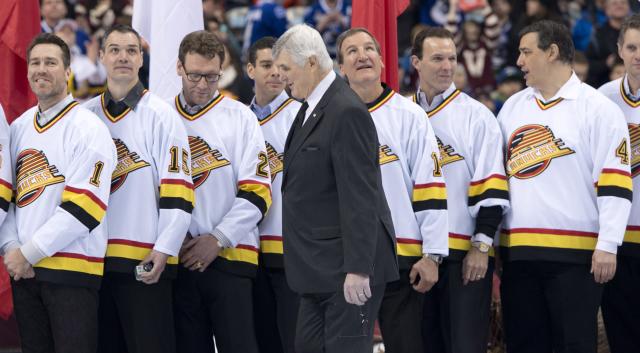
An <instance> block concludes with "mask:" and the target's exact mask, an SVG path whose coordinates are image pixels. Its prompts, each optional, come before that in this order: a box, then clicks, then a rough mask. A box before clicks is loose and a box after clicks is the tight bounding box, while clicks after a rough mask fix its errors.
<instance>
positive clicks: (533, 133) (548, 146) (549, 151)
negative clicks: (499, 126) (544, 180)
mask: <svg viewBox="0 0 640 353" xmlns="http://www.w3.org/2000/svg"><path fill="white" fill-rule="evenodd" d="M507 147H508V151H507V162H506V171H507V175H508V176H509V177H512V176H514V177H516V178H518V179H528V178H533V177H535V176H537V175H540V174H541V173H542V172H544V171H545V170H546V169H547V167H549V164H551V160H552V159H554V158H558V157H562V156H566V155H569V154H573V153H575V151H573V150H572V149H571V148H569V147H566V146H565V145H564V141H562V139H560V138H556V137H555V136H554V134H553V131H551V129H550V128H549V127H548V126H543V125H537V124H532V125H525V126H522V127H520V128H518V129H516V131H514V132H513V133H512V134H511V137H509V142H508V143H507Z"/></svg>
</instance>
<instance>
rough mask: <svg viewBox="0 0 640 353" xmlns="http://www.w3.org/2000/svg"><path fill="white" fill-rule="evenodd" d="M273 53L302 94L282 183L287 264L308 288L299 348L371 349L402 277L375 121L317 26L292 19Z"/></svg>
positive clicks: (302, 352) (303, 289)
mask: <svg viewBox="0 0 640 353" xmlns="http://www.w3.org/2000/svg"><path fill="white" fill-rule="evenodd" d="M273 56H274V58H275V62H276V65H277V67H278V70H279V72H280V77H281V78H282V79H283V81H284V82H286V85H287V86H288V88H289V89H290V91H291V95H292V96H293V97H294V98H296V99H299V100H303V101H304V103H303V105H302V108H301V109H300V111H299V112H298V115H297V117H296V120H295V121H294V122H293V126H292V127H291V130H290V132H289V135H288V137H287V142H286V145H285V157H284V173H283V182H282V193H283V211H282V213H283V238H284V265H285V272H286V276H287V280H288V282H289V285H290V286H291V288H292V289H293V290H294V291H296V292H298V293H300V294H301V295H302V298H301V301H300V311H299V314H298V323H297V330H296V351H297V352H298V353H307V352H327V353H332V352H349V353H352V352H353V353H357V352H367V353H368V352H371V351H372V336H373V324H374V321H375V318H376V314H377V312H378V309H379V307H380V302H381V300H382V296H383V293H384V288H385V283H387V282H391V281H394V280H396V279H398V264H397V260H396V254H395V240H394V237H393V235H392V234H394V231H393V224H392V221H391V215H390V213H389V208H388V206H387V202H386V199H385V196H384V191H383V189H382V183H381V176H380V167H379V163H378V160H379V154H378V148H379V143H378V138H377V133H376V128H375V125H374V123H373V120H372V119H371V116H370V115H369V112H368V110H367V108H366V106H365V105H364V104H363V103H362V102H361V100H360V98H358V96H357V95H356V94H355V93H354V92H353V91H352V90H351V88H349V86H348V85H347V84H346V83H345V82H344V81H343V80H342V79H341V78H339V77H336V74H335V73H334V72H333V70H332V68H333V63H332V61H331V58H330V57H329V54H328V53H327V50H326V48H325V46H324V43H323V41H322V38H321V37H320V34H319V33H318V32H317V31H316V30H314V29H312V28H311V27H309V26H306V25H299V26H294V27H292V28H291V29H289V30H288V31H287V32H285V34H284V35H283V36H282V37H280V39H279V40H278V42H277V43H276V45H275V46H274V49H273Z"/></svg>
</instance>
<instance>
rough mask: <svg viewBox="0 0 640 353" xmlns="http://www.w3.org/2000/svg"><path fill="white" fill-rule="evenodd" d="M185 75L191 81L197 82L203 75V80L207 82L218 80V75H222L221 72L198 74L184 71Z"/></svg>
mask: <svg viewBox="0 0 640 353" xmlns="http://www.w3.org/2000/svg"><path fill="white" fill-rule="evenodd" d="M185 74H186V75H187V80H189V81H191V82H193V83H199V82H200V80H202V78H203V77H204V79H205V81H207V83H216V82H218V80H220V77H221V76H222V73H219V74H206V75H203V74H198V73H195V72H186V73H185Z"/></svg>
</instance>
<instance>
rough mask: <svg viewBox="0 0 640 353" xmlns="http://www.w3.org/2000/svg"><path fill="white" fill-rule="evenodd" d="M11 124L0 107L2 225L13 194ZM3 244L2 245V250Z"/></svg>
mask: <svg viewBox="0 0 640 353" xmlns="http://www.w3.org/2000/svg"><path fill="white" fill-rule="evenodd" d="M9 150H10V145H9V124H8V123H7V117H6V116H5V115H4V110H3V109H2V105H0V224H2V222H4V218H5V217H6V216H7V211H8V210H9V204H10V203H11V195H12V193H13V191H12V186H11V180H12V172H13V168H12V167H11V154H10V153H9ZM1 245H2V244H0V248H1V247H2V246H1Z"/></svg>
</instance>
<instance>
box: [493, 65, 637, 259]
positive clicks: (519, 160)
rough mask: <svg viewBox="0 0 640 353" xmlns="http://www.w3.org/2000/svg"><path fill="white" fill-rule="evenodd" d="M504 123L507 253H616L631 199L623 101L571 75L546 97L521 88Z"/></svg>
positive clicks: (506, 255)
mask: <svg viewBox="0 0 640 353" xmlns="http://www.w3.org/2000/svg"><path fill="white" fill-rule="evenodd" d="M498 122H499V124H500V128H501V129H502V133H503V136H504V137H505V151H506V172H507V176H508V178H509V190H510V196H511V209H510V210H509V212H508V213H507V215H506V218H505V220H504V223H503V229H502V234H501V237H500V247H501V254H503V255H504V256H503V259H505V260H506V261H513V260H542V261H559V262H571V263H582V264H589V263H591V256H592V253H593V250H594V249H600V250H604V251H608V252H612V253H616V250H617V247H618V245H620V244H621V243H622V239H623V237H624V232H625V228H626V225H627V220H628V218H629V211H630V209H631V199H632V191H631V190H632V185H631V174H630V169H629V153H628V151H629V132H628V130H627V124H626V122H625V120H624V116H623V114H622V112H621V111H620V108H618V107H617V106H616V105H615V104H614V103H613V102H611V101H610V100H609V99H607V98H606V97H605V96H604V95H602V94H601V93H599V92H598V91H596V90H595V89H594V88H592V87H591V86H589V85H587V84H585V83H582V82H580V80H579V79H578V77H577V76H576V75H575V74H573V75H572V76H571V78H570V79H569V80H568V81H567V82H566V83H565V84H564V85H563V86H562V87H561V88H560V90H559V91H558V92H557V93H556V95H555V96H554V97H552V98H551V99H550V100H548V101H546V102H545V101H544V100H543V98H542V96H541V95H540V93H539V92H538V91H537V90H535V89H533V88H526V89H524V90H522V91H520V92H518V93H516V94H515V95H513V96H512V97H511V98H509V99H508V100H507V101H506V102H505V104H504V106H503V107H502V110H501V111H500V114H499V116H498Z"/></svg>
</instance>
